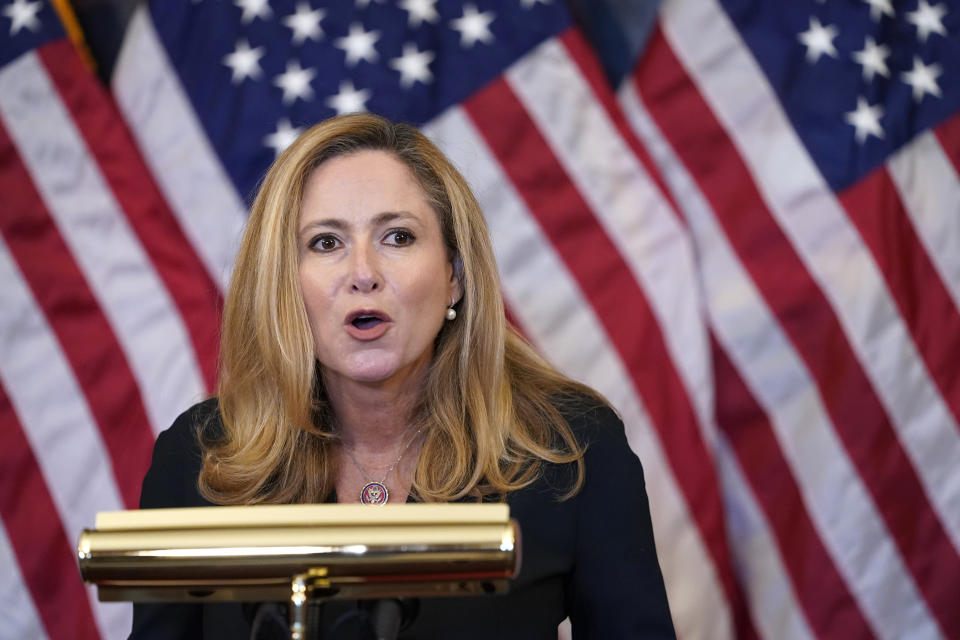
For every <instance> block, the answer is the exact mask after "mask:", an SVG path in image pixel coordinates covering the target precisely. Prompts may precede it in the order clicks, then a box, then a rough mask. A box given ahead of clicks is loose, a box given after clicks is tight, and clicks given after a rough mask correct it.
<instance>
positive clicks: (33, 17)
mask: <svg viewBox="0 0 960 640" xmlns="http://www.w3.org/2000/svg"><path fill="white" fill-rule="evenodd" d="M38 11H40V2H39V0H37V2H29V1H28V0H13V2H12V3H11V4H8V5H7V6H5V7H4V8H3V15H5V16H6V17H8V18H10V35H12V36H13V35H16V34H17V33H19V32H20V30H21V29H23V28H24V27H26V28H27V29H29V30H30V31H37V30H39V29H40V20H39V19H38V18H37V12H38Z"/></svg>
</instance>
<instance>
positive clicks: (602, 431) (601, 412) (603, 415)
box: [553, 393, 625, 446]
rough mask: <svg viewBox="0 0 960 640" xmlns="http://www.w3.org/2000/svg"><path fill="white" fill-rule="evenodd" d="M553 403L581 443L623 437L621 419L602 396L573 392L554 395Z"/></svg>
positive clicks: (587, 443) (585, 443)
mask: <svg viewBox="0 0 960 640" xmlns="http://www.w3.org/2000/svg"><path fill="white" fill-rule="evenodd" d="M553 404H554V406H555V407H556V408H557V410H558V411H559V412H560V415H561V416H563V419H564V420H565V421H566V422H567V424H568V425H569V426H570V429H571V430H572V431H573V433H574V435H576V437H577V440H578V441H579V442H580V443H581V444H582V445H587V446H588V445H589V444H590V443H591V442H594V441H596V440H598V439H609V438H614V439H621V438H623V439H625V438H624V427H623V421H621V420H620V416H619V415H618V414H617V412H616V410H615V409H614V408H613V407H611V406H610V405H609V404H608V403H607V402H606V400H604V399H603V398H602V397H599V396H590V395H587V394H585V393H573V394H567V395H563V396H557V397H555V398H554V400H553Z"/></svg>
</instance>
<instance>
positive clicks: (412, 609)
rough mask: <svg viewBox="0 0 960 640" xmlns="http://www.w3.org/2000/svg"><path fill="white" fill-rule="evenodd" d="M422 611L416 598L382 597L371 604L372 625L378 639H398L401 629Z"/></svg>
mask: <svg viewBox="0 0 960 640" xmlns="http://www.w3.org/2000/svg"><path fill="white" fill-rule="evenodd" d="M418 613H420V601H419V600H417V599H415V598H381V599H379V600H373V601H371V603H370V604H369V616H370V626H371V628H372V629H373V636H374V638H376V640H396V638H397V634H399V633H400V630H401V629H405V628H407V627H409V626H410V625H411V624H413V621H414V619H416V617H417V614H418Z"/></svg>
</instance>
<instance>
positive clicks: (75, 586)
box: [0, 385, 100, 640]
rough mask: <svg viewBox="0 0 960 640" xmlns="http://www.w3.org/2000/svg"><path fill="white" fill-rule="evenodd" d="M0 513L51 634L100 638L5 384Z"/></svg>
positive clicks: (0, 397)
mask: <svg viewBox="0 0 960 640" xmlns="http://www.w3.org/2000/svg"><path fill="white" fill-rule="evenodd" d="M0 518H2V519H3V524H4V526H5V528H6V530H7V536H8V537H9V538H10V545H11V546H12V547H13V551H14V553H15V554H16V556H17V563H18V564H19V565H20V573H22V574H23V578H24V581H26V583H27V588H28V589H29V590H30V595H31V596H32V597H33V602H34V605H35V606H36V607H37V612H38V613H39V614H40V618H41V620H42V621H43V626H44V629H45V631H46V632H47V634H48V635H49V636H50V638H52V639H53V640H57V639H58V638H64V639H68V638H69V639H73V638H91V639H95V638H99V637H100V633H99V631H98V630H97V626H96V624H95V622H94V619H93V612H92V610H91V608H90V600H89V599H88V598H87V593H86V591H85V590H84V588H83V583H82V582H81V581H80V575H79V574H78V573H77V564H76V559H75V558H74V555H73V549H74V545H73V543H72V542H71V541H69V540H67V536H66V534H65V533H64V531H63V526H62V524H61V522H60V515H59V514H58V513H57V509H56V507H55V506H54V504H53V499H52V498H51V497H50V493H49V492H48V491H47V486H46V484H45V483H44V480H43V474H42V473H41V471H40V467H39V465H38V464H37V461H36V458H34V456H33V451H31V449H30V444H29V443H28V442H27V439H26V437H24V435H23V428H22V426H21V425H20V421H19V420H18V419H17V415H16V413H14V410H13V406H12V405H11V404H10V399H9V398H8V397H7V394H6V392H5V390H4V389H3V386H2V385H0ZM91 524H92V523H91Z"/></svg>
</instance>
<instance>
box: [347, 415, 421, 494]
mask: <svg viewBox="0 0 960 640" xmlns="http://www.w3.org/2000/svg"><path fill="white" fill-rule="evenodd" d="M421 429H422V427H421ZM418 435H420V429H417V432H416V433H414V434H413V437H411V438H410V440H409V441H408V442H407V445H406V446H405V447H404V448H403V450H402V451H401V452H400V455H399V456H397V459H396V460H395V461H394V463H393V464H392V465H390V468H388V469H387V472H386V473H385V474H383V480H381V481H380V482H377V481H376V480H371V481H370V482H368V483H367V484H365V485H363V489H361V490H360V502H361V504H375V505H382V504H387V502H388V501H389V500H390V490H389V489H387V478H389V477H390V472H391V471H393V469H394V467H396V466H397V465H398V464H400V460H402V459H403V456H404V455H405V454H406V453H407V449H409V448H410V445H412V444H413V441H414V440H416V439H417V436H418ZM340 446H341V448H342V449H343V450H344V451H346V452H347V455H348V456H350V459H351V460H353V464H355V465H357V469H359V470H360V473H362V474H363V475H364V477H366V478H370V477H372V475H373V474H371V473H370V472H369V471H367V470H366V469H364V468H363V465H361V464H360V462H359V461H358V460H357V458H356V457H355V456H354V455H353V452H352V451H350V449H348V448H347V446H346V445H344V444H341V445H340Z"/></svg>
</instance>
